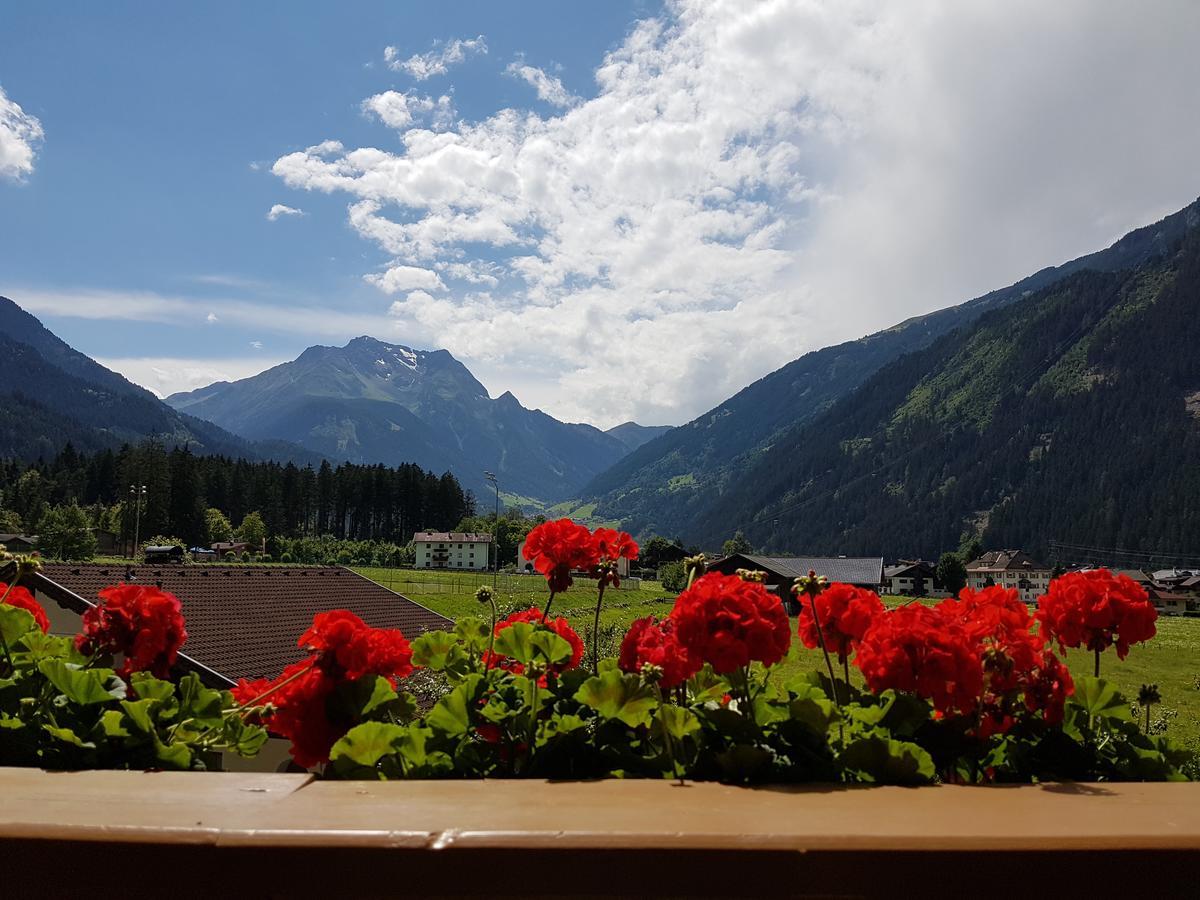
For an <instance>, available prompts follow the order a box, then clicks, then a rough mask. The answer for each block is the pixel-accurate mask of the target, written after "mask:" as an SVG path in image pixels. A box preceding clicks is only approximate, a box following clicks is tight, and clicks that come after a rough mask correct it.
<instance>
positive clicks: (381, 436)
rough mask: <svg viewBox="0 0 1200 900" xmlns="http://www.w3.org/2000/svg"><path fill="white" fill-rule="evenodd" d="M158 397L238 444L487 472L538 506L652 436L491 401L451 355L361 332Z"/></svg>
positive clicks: (474, 478)
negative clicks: (289, 445) (283, 445)
mask: <svg viewBox="0 0 1200 900" xmlns="http://www.w3.org/2000/svg"><path fill="white" fill-rule="evenodd" d="M166 402H167V403H169V404H170V405H171V406H173V407H174V408H175V409H177V410H179V411H181V412H186V413H190V414H192V415H195V416H199V417H201V418H203V419H207V420H208V421H211V422H215V423H216V424H218V425H220V426H221V427H222V428H226V429H228V430H229V431H232V432H234V433H235V434H239V435H242V436H243V437H246V438H251V439H264V438H276V439H281V440H287V441H292V442H295V443H297V444H300V445H301V446H304V447H307V448H309V449H310V450H312V451H314V452H317V453H322V454H325V455H328V456H330V457H334V458H338V459H347V460H349V461H351V462H363V463H387V464H394V463H396V462H399V461H405V462H415V463H417V464H418V465H421V466H423V467H425V468H429V469H433V470H435V471H444V470H447V469H448V470H450V471H452V472H453V473H454V474H455V475H456V476H457V477H458V478H459V479H460V480H461V481H462V482H463V484H464V485H467V486H469V487H471V488H473V489H474V490H475V491H476V493H481V492H483V491H490V488H489V487H488V485H487V482H486V481H485V480H484V477H483V473H484V472H485V471H490V472H494V473H495V474H496V475H497V477H498V479H499V483H500V488H501V490H502V491H504V492H506V493H508V494H510V495H516V496H517V497H523V498H530V499H534V500H538V501H545V502H556V501H559V500H562V499H564V498H567V497H570V496H573V495H574V494H575V493H577V492H578V491H579V489H580V487H582V485H583V484H584V483H585V482H587V481H588V480H590V479H591V478H593V477H594V476H595V475H596V474H597V473H599V472H600V471H602V470H603V469H606V468H608V467H609V466H611V465H612V464H613V463H614V462H616V461H617V460H618V459H620V458H621V457H622V456H624V455H625V454H626V453H627V452H628V450H629V448H630V447H631V446H636V445H637V443H638V442H639V441H640V440H642V439H644V438H645V437H647V436H651V435H653V434H657V433H658V429H644V428H643V426H640V425H636V424H634V423H627V424H626V425H623V426H618V428H617V429H615V430H614V431H615V433H605V432H603V431H601V430H600V429H598V428H594V427H593V426H591V425H584V424H573V423H566V422H560V421H558V420H557V419H555V418H553V417H552V416H549V415H547V414H546V413H544V412H541V411H540V410H536V409H533V410H531V409H526V408H525V407H524V406H522V405H521V404H520V402H519V401H518V400H517V398H516V397H514V396H513V395H512V394H511V393H508V392H505V393H504V394H501V395H500V396H499V397H497V398H496V399H494V400H493V399H492V398H491V397H489V395H488V392H487V389H486V388H485V387H484V386H483V385H482V384H481V383H480V382H479V381H478V380H477V379H476V378H475V376H474V375H472V374H471V372H470V371H469V370H468V369H467V367H466V366H464V365H463V364H462V363H461V362H459V361H458V360H457V359H455V358H454V356H452V355H451V354H450V353H449V352H448V351H446V350H417V349H413V348H411V347H406V346H404V345H401V344H389V343H385V342H384V341H380V340H377V339H375V338H372V337H366V336H363V337H358V338H355V339H354V340H352V341H350V342H349V343H347V344H346V345H345V346H344V347H326V346H316V347H309V348H308V349H307V350H305V351H304V352H303V353H301V354H300V355H299V356H298V357H297V358H296V359H294V360H292V361H291V362H285V363H282V364H280V365H278V366H275V367H273V368H271V369H268V370H267V371H265V372H262V373H260V374H258V375H254V376H252V377H249V378H243V379H241V380H239V381H235V382H232V383H229V382H220V383H217V384H212V385H208V386H207V387H203V388H200V389H198V390H194V391H189V392H186V393H178V394H173V395H171V396H170V397H168V398H167V400H166ZM630 426H631V427H630Z"/></svg>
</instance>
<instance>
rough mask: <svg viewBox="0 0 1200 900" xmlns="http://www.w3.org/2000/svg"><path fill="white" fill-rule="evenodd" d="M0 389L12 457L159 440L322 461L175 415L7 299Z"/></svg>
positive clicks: (1, 306)
mask: <svg viewBox="0 0 1200 900" xmlns="http://www.w3.org/2000/svg"><path fill="white" fill-rule="evenodd" d="M0 385H3V388H2V389H0V395H2V396H0V456H4V457H9V458H17V459H23V460H34V459H37V458H38V457H39V456H41V457H46V458H49V457H51V456H53V455H54V454H55V453H57V452H58V450H60V449H61V448H62V447H63V446H64V445H65V444H66V443H67V442H70V443H72V444H73V445H74V446H75V447H76V449H79V450H89V451H94V450H100V449H103V448H105V447H118V446H120V445H121V444H123V443H138V442H140V441H143V440H146V439H148V438H153V439H156V440H159V441H161V442H163V443H164V444H187V445H189V446H190V447H191V448H192V450H193V452H197V453H209V454H223V455H226V456H233V457H239V456H240V457H245V458H247V459H267V458H275V459H281V460H287V459H290V460H293V461H295V462H301V463H303V462H319V461H320V457H319V456H317V455H316V454H314V453H311V452H309V451H307V450H303V449H302V448H300V447H298V446H294V445H288V444H285V443H282V442H276V441H271V442H264V443H255V442H250V441H246V440H245V439H243V438H240V437H238V436H236V435H233V434H230V433H229V432H227V431H225V430H224V429H222V428H220V427H218V426H216V425H213V424H212V423H211V422H205V421H202V420H200V419H196V418H193V417H192V416H189V415H184V414H181V413H179V412H177V411H175V410H174V409H172V408H171V407H169V406H167V405H166V404H165V403H163V402H162V401H161V400H159V399H158V398H157V397H155V396H154V395H153V394H152V393H150V392H149V391H147V390H146V389H144V388H141V387H138V386H137V385H135V384H133V383H132V382H130V381H128V380H127V379H126V378H124V377H123V376H121V375H119V374H117V373H116V372H113V371H111V370H110V369H106V368H105V367H104V366H102V365H100V364H99V363H98V362H96V361H95V360H93V359H91V358H90V357H88V356H86V355H84V354H83V353H80V352H79V351H78V350H75V349H74V348H73V347H71V346H70V345H69V344H67V343H66V342H64V341H62V340H61V339H60V338H58V337H57V336H56V335H55V334H53V333H52V332H51V331H50V330H48V329H47V328H46V327H45V326H44V325H42V323H41V322H40V321H38V319H37V318H36V317H34V316H32V315H30V314H29V313H28V312H26V311H25V310H23V309H21V307H20V306H19V305H17V304H16V303H15V302H13V301H12V300H10V299H8V298H7V297H0Z"/></svg>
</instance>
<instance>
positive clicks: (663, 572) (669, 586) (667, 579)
mask: <svg viewBox="0 0 1200 900" xmlns="http://www.w3.org/2000/svg"><path fill="white" fill-rule="evenodd" d="M658 580H659V581H661V582H662V586H663V590H664V591H671V592H673V593H674V592H677V591H682V590H683V589H684V587H686V586H687V574H686V573H685V572H684V570H683V563H681V562H669V563H665V564H664V565H662V566H660V567H659V569H658Z"/></svg>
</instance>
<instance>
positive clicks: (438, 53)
mask: <svg viewBox="0 0 1200 900" xmlns="http://www.w3.org/2000/svg"><path fill="white" fill-rule="evenodd" d="M487 52H488V48H487V41H485V40H484V38H483V35H482V34H481V35H479V36H478V37H475V38H471V39H469V40H463V39H461V38H456V39H454V40H452V41H446V42H445V43H442V42H440V41H435V42H434V45H433V49H432V50H430V51H429V52H428V53H417V54H415V55H413V56H410V57H408V58H407V59H401V58H400V51H399V50H398V49H397V48H395V47H385V48H384V51H383V59H384V62H386V63H387V65H388V68H389V69H391V70H392V71H394V72H406V73H407V74H408V75H410V76H412V77H413V78H414V79H416V80H417V81H424V80H425V79H426V78H431V77H433V76H434V75H445V74H446V71H447V70H448V69H449V68H450V67H451V66H453V65H457V64H458V63H460V62H462V61H463V60H465V59H466V58H467V56H468V55H470V54H474V53H487Z"/></svg>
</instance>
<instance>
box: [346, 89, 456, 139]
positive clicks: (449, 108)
mask: <svg viewBox="0 0 1200 900" xmlns="http://www.w3.org/2000/svg"><path fill="white" fill-rule="evenodd" d="M362 110H363V112H364V113H369V114H373V115H375V116H376V117H377V118H378V119H379V121H381V122H383V124H384V125H387V126H388V127H389V128H396V129H400V130H404V129H407V128H410V127H412V126H414V125H416V123H417V121H418V119H423V118H427V119H428V122H429V125H430V127H431V128H433V129H434V130H435V131H444V130H446V129H447V128H450V127H451V126H452V125H453V124H454V121H455V119H456V118H457V112H456V110H455V109H454V101H453V99H452V98H451V97H450V95H449V94H443V95H442V96H440V97H438V98H437V99H436V100H435V99H434V98H433V97H429V96H425V97H420V96H417V95H415V94H401V93H400V92H398V91H384V92H383V93H382V94H375V95H374V96H371V97H368V98H367V99H366V100H364V101H363V102H362Z"/></svg>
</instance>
